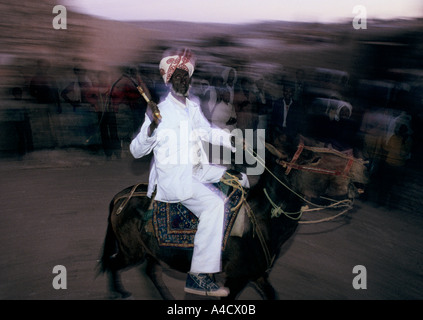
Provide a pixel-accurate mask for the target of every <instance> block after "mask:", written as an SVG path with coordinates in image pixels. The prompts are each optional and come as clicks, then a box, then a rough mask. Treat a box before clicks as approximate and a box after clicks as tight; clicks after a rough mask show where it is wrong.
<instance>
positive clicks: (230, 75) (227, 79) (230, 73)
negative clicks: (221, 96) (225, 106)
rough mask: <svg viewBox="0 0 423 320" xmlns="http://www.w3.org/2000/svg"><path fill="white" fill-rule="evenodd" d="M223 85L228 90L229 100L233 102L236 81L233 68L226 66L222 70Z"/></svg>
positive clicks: (236, 77)
mask: <svg viewBox="0 0 423 320" xmlns="http://www.w3.org/2000/svg"><path fill="white" fill-rule="evenodd" d="M222 79H223V86H225V87H226V88H227V89H228V90H229V94H230V98H229V102H230V103H231V104H234V97H235V91H236V83H237V81H238V75H237V72H236V70H235V69H234V68H232V67H226V68H225V69H224V70H223V71H222Z"/></svg>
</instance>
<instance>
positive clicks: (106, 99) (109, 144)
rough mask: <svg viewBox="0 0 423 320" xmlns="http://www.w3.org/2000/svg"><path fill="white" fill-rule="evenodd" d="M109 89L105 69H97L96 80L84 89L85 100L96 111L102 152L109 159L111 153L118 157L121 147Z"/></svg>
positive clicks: (109, 85) (108, 79)
mask: <svg viewBox="0 0 423 320" xmlns="http://www.w3.org/2000/svg"><path fill="white" fill-rule="evenodd" d="M110 90H111V83H110V75H109V74H108V73H107V72H106V71H99V72H98V73H97V77H96V81H95V82H93V85H92V86H91V87H90V88H89V89H87V90H86V92H85V95H86V100H87V102H88V103H90V104H91V105H92V107H93V109H94V111H95V112H96V113H97V118H98V126H99V129H100V136H101V143H102V147H103V150H104V154H105V155H106V157H107V159H111V157H112V155H113V154H115V156H116V158H118V159H120V157H121V149H122V148H121V144H120V139H119V135H118V126H117V121H116V112H117V110H116V109H115V108H114V106H113V105H112V104H111V101H110Z"/></svg>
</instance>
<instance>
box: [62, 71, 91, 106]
mask: <svg viewBox="0 0 423 320" xmlns="http://www.w3.org/2000/svg"><path fill="white" fill-rule="evenodd" d="M73 73H74V75H75V79H74V80H73V81H71V82H70V83H69V84H68V85H67V86H66V87H65V88H64V89H63V90H62V92H61V94H60V95H61V97H62V98H63V100H65V102H67V103H69V104H70V105H71V106H72V107H73V111H74V112H76V110H77V108H78V107H80V106H81V105H82V104H84V103H88V101H87V98H86V97H87V91H89V90H90V89H91V87H92V82H91V80H90V79H89V78H88V75H87V70H86V69H84V68H83V67H82V66H80V65H76V66H75V67H74V68H73Z"/></svg>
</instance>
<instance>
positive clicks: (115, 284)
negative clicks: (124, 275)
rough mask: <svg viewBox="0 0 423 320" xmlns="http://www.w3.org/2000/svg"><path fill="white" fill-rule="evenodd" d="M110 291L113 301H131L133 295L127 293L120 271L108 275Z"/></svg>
mask: <svg viewBox="0 0 423 320" xmlns="http://www.w3.org/2000/svg"><path fill="white" fill-rule="evenodd" d="M108 281H109V291H110V292H111V298H112V299H130V298H131V296H132V294H131V293H130V292H129V291H126V290H125V288H124V286H123V284H122V281H121V278H120V271H118V270H113V271H109V273H108Z"/></svg>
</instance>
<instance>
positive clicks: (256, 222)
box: [99, 145, 366, 299]
mask: <svg viewBox="0 0 423 320" xmlns="http://www.w3.org/2000/svg"><path fill="white" fill-rule="evenodd" d="M267 146H268V148H267V149H268V151H267V152H266V170H265V172H264V173H263V174H262V176H261V177H260V179H259V181H258V182H257V184H256V185H254V186H253V187H252V188H251V189H250V190H249V192H248V196H247V199H246V202H245V207H246V210H245V212H246V214H245V219H244V228H243V231H242V234H241V235H237V236H234V235H232V236H230V237H229V239H228V241H227V244H226V247H225V249H224V251H223V253H222V271H223V273H222V274H223V275H224V277H225V284H224V285H225V286H226V287H228V288H229V289H230V295H229V296H228V298H229V299H235V298H236V297H237V296H238V295H239V294H240V293H241V291H242V290H243V289H244V288H245V287H246V285H247V284H248V283H250V282H252V283H253V284H255V288H256V289H257V291H258V292H259V294H260V295H261V296H262V297H263V298H264V299H275V298H276V293H275V290H274V289H273V287H272V285H271V284H270V283H269V281H268V275H269V272H270V270H271V268H272V265H273V263H274V261H275V260H276V259H277V257H278V254H279V251H280V249H281V246H282V244H283V243H284V242H286V241H287V240H288V239H289V238H290V237H291V236H292V235H293V234H294V232H295V230H296V228H297V226H298V223H299V220H300V218H301V214H302V209H304V204H305V202H308V205H310V204H311V202H309V200H307V199H312V198H319V197H320V196H321V195H327V196H330V197H333V198H337V197H338V198H340V197H349V198H350V199H351V198H352V197H354V193H351V192H349V191H348V190H349V189H351V186H352V184H353V182H359V183H365V176H366V173H365V170H366V169H365V166H364V165H363V162H362V161H361V160H359V159H355V158H353V157H352V156H345V157H344V156H342V155H340V154H338V153H335V152H320V153H319V152H317V151H318V150H317V151H316V150H307V149H305V148H303V149H302V150H301V152H299V151H297V152H295V154H294V153H293V152H288V151H287V150H277V149H276V148H275V147H272V146H271V145H267ZM269 151H270V152H269ZM294 151H295V150H294ZM320 151H321V150H320ZM287 154H291V156H290V157H288V158H287V157H286V155H287ZM294 163H295V165H296V166H294ZM304 168H316V169H317V170H314V171H313V170H306V169H304ZM319 168H320V169H321V170H324V168H327V169H330V170H329V171H330V172H332V173H334V174H330V172H329V174H328V173H327V172H326V173H322V172H321V171H320V170H319ZM322 168H323V169H322ZM346 168H348V170H346ZM146 188H147V186H146V185H140V186H138V187H136V188H134V187H129V188H127V189H125V190H122V191H121V192H119V193H118V194H117V195H116V196H115V197H114V198H113V200H112V201H111V203H110V213H109V218H108V228H107V233H106V238H105V242H104V248H103V253H102V257H101V259H100V263H99V266H100V271H102V272H105V273H107V274H108V276H109V281H110V282H109V283H110V289H111V291H112V292H113V293H114V294H117V295H119V296H120V297H122V298H125V297H128V296H129V295H130V293H128V292H127V291H125V289H124V288H123V286H122V284H121V281H120V271H121V270H122V269H124V268H128V267H133V266H135V265H138V264H140V263H143V262H144V261H146V263H147V265H146V273H147V274H148V276H149V277H150V278H151V280H152V281H153V283H154V284H155V286H156V287H157V289H158V290H159V292H160V294H161V296H162V297H163V299H173V296H172V294H171V293H170V291H169V290H168V289H167V287H166V285H165V284H164V282H163V280H162V278H161V271H162V268H163V266H165V267H166V268H171V269H175V270H178V271H180V272H188V271H189V268H190V264H191V257H192V250H189V249H178V248H169V247H161V246H159V244H158V241H157V239H156V237H155V235H154V232H153V230H152V229H151V217H147V216H146V212H148V210H149V208H151V207H150V205H151V201H152V200H151V199H150V198H148V197H146V196H145V192H146ZM123 204H124V205H123ZM149 226H150V227H149Z"/></svg>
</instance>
